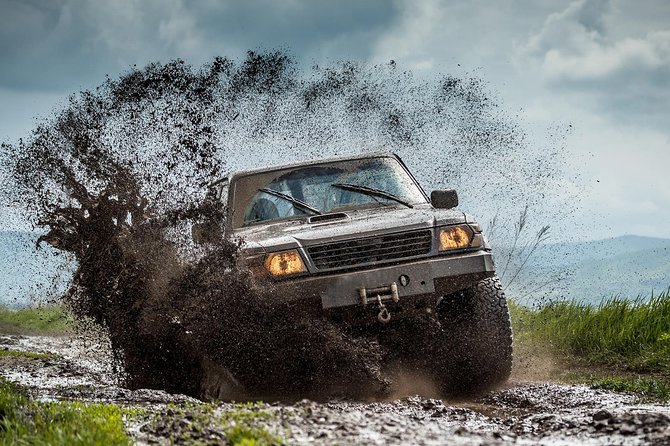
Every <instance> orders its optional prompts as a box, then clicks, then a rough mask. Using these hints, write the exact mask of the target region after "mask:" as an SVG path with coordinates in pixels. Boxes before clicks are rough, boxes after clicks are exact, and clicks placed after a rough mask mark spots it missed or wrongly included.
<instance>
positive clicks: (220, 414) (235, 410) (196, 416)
mask: <svg viewBox="0 0 670 446" xmlns="http://www.w3.org/2000/svg"><path fill="white" fill-rule="evenodd" d="M272 417H273V415H272V414H271V413H270V412H267V411H264V410H261V408H260V406H259V405H258V404H257V403H244V404H235V405H234V406H233V407H231V408H225V409H223V410H219V406H218V404H217V403H188V404H184V405H175V404H170V405H168V407H167V409H166V411H165V412H164V413H162V414H160V415H158V414H157V415H156V416H154V418H153V421H152V423H153V424H154V425H162V426H163V427H165V426H167V427H168V429H167V430H165V429H160V430H161V431H163V435H164V434H165V433H168V435H169V438H168V440H169V442H170V443H174V444H201V442H202V441H203V432H207V431H208V430H211V429H212V428H214V429H215V430H216V431H218V432H222V433H223V435H224V436H225V439H226V441H227V444H231V445H233V446H269V445H277V444H282V443H283V440H282V439H281V438H280V437H278V436H276V435H273V434H271V433H270V432H269V431H268V430H267V429H266V428H265V427H264V426H263V421H264V420H268V419H271V418H272ZM185 419H186V420H188V424H187V425H183V424H182V423H183V420H185Z"/></svg>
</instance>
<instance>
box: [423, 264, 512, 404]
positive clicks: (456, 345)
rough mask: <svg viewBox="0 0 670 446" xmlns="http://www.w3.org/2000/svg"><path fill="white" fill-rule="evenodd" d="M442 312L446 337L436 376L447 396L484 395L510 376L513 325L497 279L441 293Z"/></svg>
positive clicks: (444, 337)
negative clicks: (443, 294)
mask: <svg viewBox="0 0 670 446" xmlns="http://www.w3.org/2000/svg"><path fill="white" fill-rule="evenodd" d="M437 315H438V320H439V321H440V324H441V326H442V332H443V337H442V345H441V346H440V348H439V350H438V351H439V353H438V354H437V355H436V358H435V360H436V361H435V363H434V375H435V378H437V381H438V382H439V384H440V387H441V388H442V391H443V392H445V394H447V395H456V396H458V395H473V394H479V393H483V392H485V391H487V390H490V389H491V388H494V387H496V386H498V385H500V384H502V383H504V382H505V381H506V380H507V379H508V378H509V375H510V372H511V369H512V325H511V321H510V317H509V310H508V308H507V301H506V300H505V294H504V292H503V290H502V286H501V285H500V281H499V280H498V278H497V277H492V278H489V279H485V280H482V281H480V282H477V284H476V285H474V286H472V287H471V288H468V289H465V290H462V291H459V292H457V293H454V294H450V295H447V296H444V297H442V298H441V299H440V301H439V303H438V307H437Z"/></svg>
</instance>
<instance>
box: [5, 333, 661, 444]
mask: <svg viewBox="0 0 670 446" xmlns="http://www.w3.org/2000/svg"><path fill="white" fill-rule="evenodd" d="M0 349H6V350H16V351H30V352H37V353H52V354H55V356H51V357H47V358H42V359H29V358H22V357H12V356H6V357H0V373H2V375H3V376H4V377H6V378H8V379H10V380H12V381H14V382H17V383H19V384H21V385H23V386H26V387H27V388H29V389H30V390H31V392H32V393H33V395H34V396H35V397H36V398H38V399H41V400H47V401H48V400H80V401H96V402H114V403H118V404H123V405H127V406H140V407H144V408H146V409H147V410H148V412H149V413H150V414H151V415H150V417H151V418H152V421H148V420H147V419H144V420H142V421H129V422H127V428H128V433H129V434H130V435H131V437H132V438H133V439H134V440H135V441H136V442H138V443H140V444H155V443H158V444H169V443H171V442H173V441H175V440H178V439H179V438H184V435H185V434H186V432H185V431H188V437H189V438H191V439H197V440H198V441H202V442H204V443H206V444H207V443H211V444H220V443H225V434H224V432H223V430H222V428H221V427H220V426H218V425H217V424H216V423H213V424H211V425H208V426H205V427H204V428H203V426H198V427H196V425H195V424H193V419H194V418H198V417H197V412H198V410H199V409H198V404H194V403H197V400H194V399H192V398H190V397H186V396H182V395H171V394H168V393H165V392H162V391H155V390H135V391H130V390H127V389H123V388H121V387H118V386H117V385H115V382H114V380H113V379H112V378H111V376H112V374H111V373H110V367H111V362H110V361H107V360H105V358H106V357H107V354H106V353H105V352H106V347H105V346H104V345H100V344H98V343H95V342H93V341H87V340H86V339H82V338H74V337H37V336H31V337H23V336H2V335H0ZM168 403H175V404H176V405H177V406H178V407H182V408H183V410H182V411H179V412H175V411H174V410H172V409H171V408H169V407H168V406H167V404H168ZM239 410H241V409H240V406H235V405H232V404H228V403H222V404H219V405H218V406H217V407H216V409H215V413H216V414H217V416H218V417H219V418H220V416H221V415H225V414H226V413H227V412H232V411H239ZM242 410H248V411H262V412H263V413H266V414H268V416H267V417H263V418H259V419H257V420H255V421H254V423H260V426H261V427H264V428H266V429H267V430H268V431H270V432H271V433H272V434H274V435H277V436H280V437H282V438H284V439H285V440H286V442H287V443H288V444H313V443H315V442H318V443H321V444H445V443H448V444H459V445H460V444H463V445H470V444H473V445H474V444H478V445H479V444H492V445H493V444H550V445H560V444H593V445H610V444H626V445H630V444H659V445H661V444H668V443H669V442H670V406H667V405H650V404H642V403H640V402H639V401H638V399H637V398H636V397H635V396H632V395H625V394H618V393H614V392H609V391H603V390H593V389H589V388H587V387H584V386H575V385H563V384H549V383H528V382H526V383H510V385H509V387H508V388H506V389H503V390H499V391H496V392H491V393H489V394H488V395H486V396H484V397H482V398H479V399H477V400H475V401H465V402H453V401H442V400H438V399H428V398H423V397H419V396H410V397H404V398H399V399H396V400H393V401H388V402H353V401H332V402H328V403H317V402H313V401H308V400H303V401H299V402H296V403H293V404H286V403H263V404H260V405H259V406H255V407H248V408H246V409H242Z"/></svg>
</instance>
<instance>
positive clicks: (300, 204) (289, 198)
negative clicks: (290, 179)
mask: <svg viewBox="0 0 670 446" xmlns="http://www.w3.org/2000/svg"><path fill="white" fill-rule="evenodd" d="M258 190H259V191H261V192H265V193H266V194H270V195H274V196H275V197H279V198H283V199H284V200H286V201H290V202H291V203H293V204H294V205H296V206H297V207H299V208H301V209H303V210H307V211H310V212H312V213H313V214H316V215H321V214H323V212H321V211H320V210H318V209H316V208H313V207H312V206H310V205H308V204H307V203H305V202H304V201H302V200H298V199H297V198H295V197H292V196H290V195H286V194H284V193H282V192H279V191H276V190H273V189H267V188H261V189H258Z"/></svg>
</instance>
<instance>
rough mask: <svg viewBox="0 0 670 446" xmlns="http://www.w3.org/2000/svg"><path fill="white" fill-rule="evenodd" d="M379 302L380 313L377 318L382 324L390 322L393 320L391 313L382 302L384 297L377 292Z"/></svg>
mask: <svg viewBox="0 0 670 446" xmlns="http://www.w3.org/2000/svg"><path fill="white" fill-rule="evenodd" d="M377 303H378V304H379V314H377V320H378V321H379V322H381V323H382V324H388V323H389V321H390V320H391V313H390V312H389V310H388V309H387V308H386V305H384V303H383V302H382V298H381V296H380V295H379V294H377Z"/></svg>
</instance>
